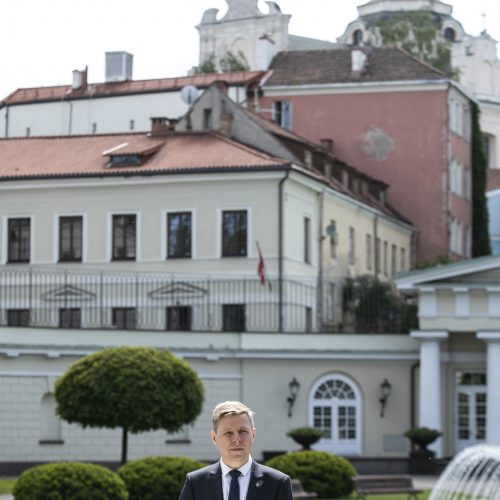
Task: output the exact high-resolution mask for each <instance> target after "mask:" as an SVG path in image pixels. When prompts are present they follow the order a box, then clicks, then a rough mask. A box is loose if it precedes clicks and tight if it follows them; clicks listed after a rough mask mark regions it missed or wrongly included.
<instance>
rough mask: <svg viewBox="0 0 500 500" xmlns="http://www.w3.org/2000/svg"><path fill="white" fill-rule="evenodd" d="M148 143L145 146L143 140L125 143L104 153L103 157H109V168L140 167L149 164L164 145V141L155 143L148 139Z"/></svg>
mask: <svg viewBox="0 0 500 500" xmlns="http://www.w3.org/2000/svg"><path fill="white" fill-rule="evenodd" d="M148 142H149V143H146V144H145V143H144V139H142V138H139V139H138V140H137V141H134V140H132V141H131V143H129V142H123V143H121V144H118V145H116V146H113V147H112V148H109V149H107V150H106V151H103V152H102V156H107V157H108V164H107V167H108V168H114V167H138V166H140V165H143V164H144V163H145V162H147V160H148V159H149V158H150V157H151V156H152V155H153V154H154V153H156V152H157V151H158V150H159V149H160V148H161V146H162V145H163V141H158V142H153V141H152V140H150V139H148Z"/></svg>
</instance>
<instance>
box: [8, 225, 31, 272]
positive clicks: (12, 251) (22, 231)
mask: <svg viewBox="0 0 500 500" xmlns="http://www.w3.org/2000/svg"><path fill="white" fill-rule="evenodd" d="M26 227H27V238H26ZM14 238H16V239H17V240H18V241H19V244H18V245H17V248H16V244H17V241H13V240H14ZM7 240H8V241H7V262H8V263H11V264H26V263H29V262H30V259H31V219H30V218H29V217H13V218H10V219H8V221H7Z"/></svg>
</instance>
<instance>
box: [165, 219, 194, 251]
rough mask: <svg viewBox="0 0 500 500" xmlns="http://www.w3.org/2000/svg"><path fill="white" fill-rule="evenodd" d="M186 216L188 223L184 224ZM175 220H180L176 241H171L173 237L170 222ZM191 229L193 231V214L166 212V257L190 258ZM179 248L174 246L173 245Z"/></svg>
mask: <svg viewBox="0 0 500 500" xmlns="http://www.w3.org/2000/svg"><path fill="white" fill-rule="evenodd" d="M187 218H188V219H189V224H188V225H187V226H186V225H185V224H184V223H185V222H186V220H187ZM175 220H180V221H181V222H180V225H179V226H178V228H177V230H176V231H177V232H178V233H179V236H177V238H176V240H177V242H176V243H174V242H173V238H174V237H175V234H174V231H173V230H172V226H171V224H172V223H173V222H174V221H175ZM192 231H193V216H192V213H191V212H169V213H168V214H167V259H190V258H191V256H192V244H193V238H192V234H193V233H192ZM177 246H178V247H179V248H174V247H177Z"/></svg>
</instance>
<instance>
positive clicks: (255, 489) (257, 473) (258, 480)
mask: <svg viewBox="0 0 500 500" xmlns="http://www.w3.org/2000/svg"><path fill="white" fill-rule="evenodd" d="M264 487H265V485H264V482H263V481H262V471H261V468H260V466H259V464H258V463H256V462H252V469H251V471H250V483H249V484H248V493H247V498H246V500H257V499H259V498H262V496H261V492H262V491H264Z"/></svg>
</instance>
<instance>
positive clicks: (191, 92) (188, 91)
mask: <svg viewBox="0 0 500 500" xmlns="http://www.w3.org/2000/svg"><path fill="white" fill-rule="evenodd" d="M197 97H198V89H197V88H196V87H195V86H194V85H186V86H184V87H182V89H181V99H182V100H183V101H184V102H185V103H186V104H187V105H188V106H189V109H188V112H187V125H186V127H187V129H188V130H191V129H192V126H191V104H193V102H194V101H195V99H196V98H197Z"/></svg>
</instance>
